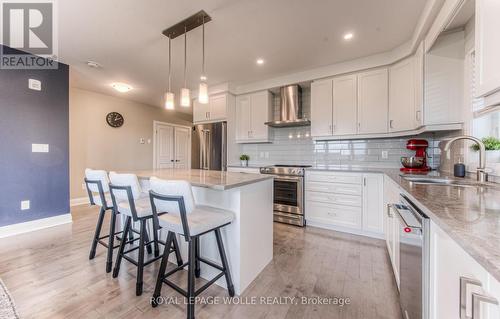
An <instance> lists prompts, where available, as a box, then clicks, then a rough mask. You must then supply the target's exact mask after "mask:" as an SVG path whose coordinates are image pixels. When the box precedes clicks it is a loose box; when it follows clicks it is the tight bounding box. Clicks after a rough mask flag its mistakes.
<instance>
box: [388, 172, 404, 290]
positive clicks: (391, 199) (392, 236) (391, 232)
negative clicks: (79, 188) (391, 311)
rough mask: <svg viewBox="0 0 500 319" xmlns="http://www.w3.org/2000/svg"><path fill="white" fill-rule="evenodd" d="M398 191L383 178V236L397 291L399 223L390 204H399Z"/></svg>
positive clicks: (391, 183)
mask: <svg viewBox="0 0 500 319" xmlns="http://www.w3.org/2000/svg"><path fill="white" fill-rule="evenodd" d="M399 195H400V189H399V186H398V185H396V183H394V182H393V181H392V180H391V179H390V178H389V177H386V176H384V234H385V241H386V244H387V251H388V252H389V257H390V260H391V265H392V270H393V273H394V277H395V279H396V283H397V286H398V289H399V221H398V219H397V217H396V215H395V214H396V212H394V211H393V209H392V204H395V203H398V202H399Z"/></svg>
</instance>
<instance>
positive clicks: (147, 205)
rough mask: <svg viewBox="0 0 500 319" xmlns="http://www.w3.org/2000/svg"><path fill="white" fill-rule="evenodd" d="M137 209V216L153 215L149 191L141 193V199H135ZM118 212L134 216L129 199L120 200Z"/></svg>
mask: <svg viewBox="0 0 500 319" xmlns="http://www.w3.org/2000/svg"><path fill="white" fill-rule="evenodd" d="M134 204H135V210H136V212H137V217H139V218H142V217H147V216H151V215H153V210H152V209H151V202H150V199H149V193H141V195H140V197H139V199H137V200H135V201H134ZM117 205H118V212H120V214H124V215H125V216H130V217H133V216H132V211H131V209H130V202H129V201H121V202H118V204H117Z"/></svg>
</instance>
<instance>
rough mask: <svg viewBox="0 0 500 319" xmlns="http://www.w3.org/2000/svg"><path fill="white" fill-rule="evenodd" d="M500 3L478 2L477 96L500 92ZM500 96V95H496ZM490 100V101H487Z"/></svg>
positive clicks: (482, 0) (477, 0) (490, 1)
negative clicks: (499, 36) (499, 34)
mask: <svg viewBox="0 0 500 319" xmlns="http://www.w3.org/2000/svg"><path fill="white" fill-rule="evenodd" d="M498 17H500V2H499V1H498V0H476V30H475V34H476V35H475V41H476V44H475V47H476V48H475V49H476V53H475V56H476V77H477V87H476V96H477V97H486V96H488V95H492V94H493V93H495V92H497V91H499V90H500V59H499V57H500V42H499V41H498V30H499V29H500V20H499V19H498ZM495 95H500V93H495ZM487 100H489V99H487Z"/></svg>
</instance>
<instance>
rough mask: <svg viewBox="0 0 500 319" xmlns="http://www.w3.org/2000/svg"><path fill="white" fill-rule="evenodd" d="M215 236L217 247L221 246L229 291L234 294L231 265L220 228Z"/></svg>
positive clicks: (221, 256) (220, 252) (220, 250)
mask: <svg viewBox="0 0 500 319" xmlns="http://www.w3.org/2000/svg"><path fill="white" fill-rule="evenodd" d="M215 238H216V239H217V247H218V248H219V254H220V259H221V261H222V268H224V276H225V277H226V283H227V291H228V292H229V296H231V297H233V296H234V286H233V280H232V279H231V274H230V272H229V265H228V263H227V258H226V252H225V251H224V243H223V242H222V236H221V234H220V228H217V229H216V230H215Z"/></svg>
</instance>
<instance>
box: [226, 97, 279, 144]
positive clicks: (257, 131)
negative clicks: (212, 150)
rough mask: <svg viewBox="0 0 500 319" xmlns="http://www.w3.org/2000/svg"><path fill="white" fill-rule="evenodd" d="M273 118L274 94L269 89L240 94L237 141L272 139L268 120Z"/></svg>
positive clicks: (238, 99) (237, 101)
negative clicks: (267, 123)
mask: <svg viewBox="0 0 500 319" xmlns="http://www.w3.org/2000/svg"><path fill="white" fill-rule="evenodd" d="M271 119H272V95H271V93H270V92H269V91H261V92H256V93H252V94H245V95H240V96H238V97H237V98H236V123H235V125H236V143H263V142H269V141H270V139H271V136H270V129H269V126H267V125H266V124H264V123H266V122H269V121H271Z"/></svg>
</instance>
